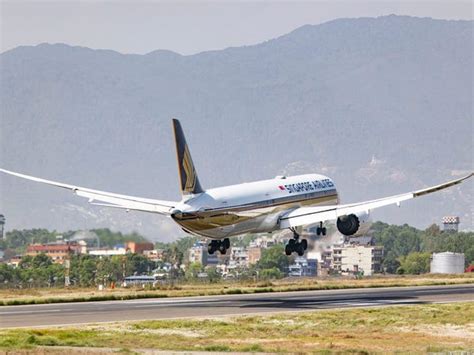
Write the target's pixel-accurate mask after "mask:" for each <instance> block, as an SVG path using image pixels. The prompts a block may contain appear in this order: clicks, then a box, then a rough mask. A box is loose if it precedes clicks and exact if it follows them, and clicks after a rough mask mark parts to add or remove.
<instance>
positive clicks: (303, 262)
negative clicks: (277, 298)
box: [288, 256, 318, 277]
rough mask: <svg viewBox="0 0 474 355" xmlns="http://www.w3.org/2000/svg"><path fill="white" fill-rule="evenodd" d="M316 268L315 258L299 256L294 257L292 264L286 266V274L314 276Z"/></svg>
mask: <svg viewBox="0 0 474 355" xmlns="http://www.w3.org/2000/svg"><path fill="white" fill-rule="evenodd" d="M317 269H318V261H317V260H316V259H307V258H305V257H303V256H299V257H297V258H296V259H295V262H294V264H291V265H290V266H289V267H288V276H296V277H301V276H316V275H317Z"/></svg>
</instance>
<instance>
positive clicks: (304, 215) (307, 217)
mask: <svg viewBox="0 0 474 355" xmlns="http://www.w3.org/2000/svg"><path fill="white" fill-rule="evenodd" d="M473 175H474V173H471V174H469V175H466V176H464V177H462V178H459V179H456V180H452V181H449V182H446V183H444V184H440V185H436V186H432V187H428V188H426V189H421V190H417V191H412V192H408V193H405V194H400V195H394V196H389V197H385V198H380V199H377V200H370V201H365V202H359V203H352V204H347V205H334V206H317V207H299V208H296V209H294V210H292V211H290V212H288V213H286V214H284V215H283V216H281V217H280V228H281V229H285V228H290V227H297V226H302V225H308V224H315V223H319V222H325V221H331V220H336V219H337V218H339V217H340V216H346V215H350V214H353V213H354V214H355V213H360V212H370V211H371V210H373V209H375V208H379V207H383V206H388V205H393V204H397V205H400V203H401V202H403V201H406V200H410V199H412V198H415V197H420V196H424V195H427V194H430V193H432V192H436V191H439V190H443V189H445V188H448V187H451V186H454V185H457V184H460V183H461V182H462V181H464V180H466V179H469V178H470V177H471V176H473Z"/></svg>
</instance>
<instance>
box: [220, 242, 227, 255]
mask: <svg viewBox="0 0 474 355" xmlns="http://www.w3.org/2000/svg"><path fill="white" fill-rule="evenodd" d="M219 251H220V253H221V254H222V255H225V253H226V252H227V248H226V247H225V244H224V243H222V242H221V243H220V244H219Z"/></svg>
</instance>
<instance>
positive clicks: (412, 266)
mask: <svg viewBox="0 0 474 355" xmlns="http://www.w3.org/2000/svg"><path fill="white" fill-rule="evenodd" d="M430 258H431V255H430V253H418V252H414V253H410V254H408V255H407V256H402V257H400V269H401V270H403V273H405V274H417V275H418V274H424V273H427V272H429V270H430Z"/></svg>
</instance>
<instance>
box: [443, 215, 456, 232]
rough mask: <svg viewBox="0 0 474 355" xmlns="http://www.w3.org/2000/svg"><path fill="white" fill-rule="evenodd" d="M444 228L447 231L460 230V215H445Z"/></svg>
mask: <svg viewBox="0 0 474 355" xmlns="http://www.w3.org/2000/svg"><path fill="white" fill-rule="evenodd" d="M443 230H444V231H445V232H457V231H458V230H459V217H458V216H444V217H443Z"/></svg>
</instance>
